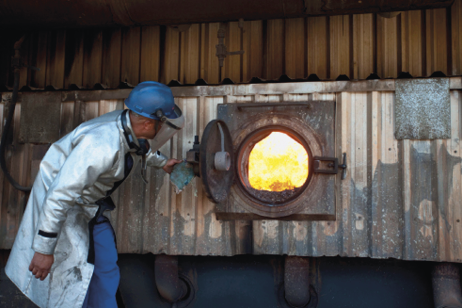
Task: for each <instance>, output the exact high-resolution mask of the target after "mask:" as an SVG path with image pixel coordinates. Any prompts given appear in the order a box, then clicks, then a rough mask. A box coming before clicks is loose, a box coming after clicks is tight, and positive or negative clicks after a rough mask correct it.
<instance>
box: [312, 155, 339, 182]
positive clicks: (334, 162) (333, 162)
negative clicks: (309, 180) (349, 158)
mask: <svg viewBox="0 0 462 308" xmlns="http://www.w3.org/2000/svg"><path fill="white" fill-rule="evenodd" d="M321 162H330V163H328V164H327V167H329V168H333V169H322V168H321ZM339 168H341V169H343V171H342V180H344V179H345V178H346V169H347V163H346V153H343V164H341V165H339V164H338V158H337V157H325V156H315V157H314V168H313V171H314V173H324V174H337V173H338V169H339Z"/></svg>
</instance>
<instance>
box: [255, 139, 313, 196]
mask: <svg viewBox="0 0 462 308" xmlns="http://www.w3.org/2000/svg"><path fill="white" fill-rule="evenodd" d="M307 177H308V153H307V152H306V150H305V148H304V147H303V146H302V145H301V144H300V143H298V142H297V141H295V140H294V139H292V138H291V137H289V136H288V135H286V134H284V133H279V132H273V133H271V134H270V135H269V136H268V137H266V138H265V139H263V140H261V141H260V142H259V143H257V144H256V145H255V147H254V148H253V150H252V152H251V153H250V156H249V182H250V185H251V186H252V187H253V188H255V189H258V190H269V191H283V190H287V189H294V188H295V187H300V186H302V185H303V184H304V183H305V181H306V179H307Z"/></svg>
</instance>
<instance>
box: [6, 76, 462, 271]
mask: <svg viewBox="0 0 462 308" xmlns="http://www.w3.org/2000/svg"><path fill="white" fill-rule="evenodd" d="M461 80H462V79H461V78H460V77H458V78H451V127H452V133H451V139H448V140H433V141H425V140H423V141H417V140H404V141H397V140H395V138H394V111H393V108H394V92H393V91H394V81H393V80H384V81H362V82H314V83H312V82H308V83H287V84H260V85H254V84H250V85H228V86H224V85H223V86H215V87H210V86H209V87H182V88H173V92H174V95H175V97H176V102H177V104H179V105H180V106H181V108H182V109H183V110H184V113H185V116H186V119H187V122H186V127H185V128H184V129H183V130H182V131H181V132H180V133H179V134H178V135H176V136H175V137H174V138H173V140H172V141H171V142H169V143H168V144H166V145H165V146H164V147H163V148H162V149H161V150H162V151H163V152H164V153H165V154H166V155H169V156H170V155H171V156H174V157H178V158H184V157H185V155H186V151H187V150H189V149H190V148H191V147H192V141H193V136H194V135H195V134H198V135H201V133H202V131H203V129H204V128H205V125H206V124H207V123H208V122H209V121H210V120H211V119H213V118H215V117H216V108H217V104H220V103H234V102H280V101H287V100H289V101H306V100H336V102H337V115H336V116H337V120H336V151H337V154H338V156H339V157H340V156H341V154H340V153H343V152H346V153H348V172H347V177H346V179H345V180H343V181H340V180H339V181H337V198H338V199H337V220H336V221H329V222H327V221H326V222H304V221H298V222H296V221H286V222H282V221H269V220H263V221H254V222H250V221H235V222H230V221H218V220H216V218H215V214H214V213H213V210H214V205H213V204H212V203H210V202H209V201H208V200H207V198H206V197H205V194H204V193H203V191H202V187H201V182H200V180H198V179H196V180H195V181H194V182H193V184H192V185H190V186H188V187H187V188H186V189H185V191H183V192H182V193H181V194H178V195H177V194H175V193H174V192H173V189H172V187H171V185H170V184H169V179H168V176H167V175H165V173H164V172H163V171H161V170H158V171H155V170H150V173H149V179H150V181H149V184H148V185H145V184H144V183H143V182H142V181H141V180H140V177H139V175H138V174H137V173H138V172H139V169H138V170H134V172H133V174H132V176H131V177H130V179H129V180H127V182H126V183H124V184H123V185H122V187H121V188H120V189H119V191H118V192H117V193H116V194H115V197H114V199H115V201H116V204H117V205H118V206H117V209H116V211H114V212H113V213H112V221H113V223H114V226H115V229H116V233H117V239H118V249H119V252H121V253H128V252H129V253H146V252H152V253H168V254H175V255H177V254H178V255H235V254H243V253H251V254H278V255H280V254H289V255H305V256H323V255H327V256H335V255H341V256H351V257H353V256H361V257H373V258H390V257H391V258H399V259H406V260H435V261H452V262H461V261H462V245H461V244H462V223H461V221H460V220H461V219H462V208H461V206H460V200H461V188H462V187H461V185H462V184H461V175H462V174H461V168H462V164H461V162H462V154H461V151H462V148H461V147H462V145H461V144H460V136H461V133H462V132H461V122H462V109H461V108H462V107H461V106H462V81H461ZM128 92H129V91H127V90H117V91H113V92H110V93H112V94H107V96H110V95H112V98H118V99H112V100H99V101H91V100H90V101H89V100H87V101H86V102H85V103H84V104H85V108H83V109H82V108H81V107H80V109H79V110H84V116H83V120H88V119H90V118H93V117H96V116H98V115H100V114H103V113H106V112H108V111H111V110H113V109H116V108H122V106H123V103H122V102H123V101H122V100H121V98H123V97H126V96H127V94H128ZM77 93H79V92H77ZM95 93H97V94H98V93H108V92H104V91H101V92H95ZM3 94H4V95H3V100H5V99H7V97H8V95H11V94H8V95H5V93H3ZM90 94H91V93H90ZM37 95H40V93H37ZM92 95H93V94H92ZM78 96H80V99H82V97H83V96H84V95H83V94H81V93H80V94H79V95H78ZM68 97H74V96H71V95H68V94H65V93H63V100H66V99H64V98H68ZM74 106H75V103H74V102H72V101H68V102H64V103H62V118H61V122H62V127H61V135H63V134H65V133H66V132H68V131H70V130H71V129H72V127H73V126H74V125H75V124H77V123H74V122H73V120H72V119H73V117H74V113H75V112H80V111H79V110H77V109H76V110H74V109H75V108H74ZM0 107H1V108H0V116H2V115H3V104H2V105H0ZM18 107H19V108H18V110H17V112H16V118H15V119H16V122H15V123H16V125H15V129H14V131H15V133H14V140H18V127H17V123H18V120H19V114H20V106H18ZM45 148H46V147H45ZM44 150H45V149H44V146H41V145H32V144H26V145H19V144H17V143H16V142H15V143H13V145H12V147H11V148H10V149H9V154H10V155H9V157H10V159H9V166H10V167H9V168H10V170H12V172H13V174H14V177H15V178H17V179H19V182H21V183H22V184H27V182H28V181H29V177H30V170H31V169H34V168H36V167H37V163H38V162H39V160H40V157H41V155H43V151H44ZM338 179H339V178H338ZM0 181H1V183H2V185H1V186H0V187H2V191H1V196H2V207H1V212H0V248H3V249H8V248H10V247H11V245H12V242H13V240H14V236H15V234H16V232H17V228H18V225H19V221H20V218H21V213H22V210H23V206H24V199H25V198H24V194H23V193H20V192H16V191H14V190H13V189H12V188H11V186H10V185H9V184H8V183H5V181H3V174H0Z"/></svg>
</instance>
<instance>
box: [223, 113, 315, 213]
mask: <svg viewBox="0 0 462 308" xmlns="http://www.w3.org/2000/svg"><path fill="white" fill-rule="evenodd" d="M272 128H274V131H281V132H284V133H288V134H289V135H290V136H291V137H292V138H294V137H295V138H294V139H295V140H297V141H299V142H300V143H301V144H302V145H303V146H304V147H305V149H306V150H307V153H308V155H309V158H308V160H309V163H308V166H309V174H308V179H307V181H306V182H305V184H304V185H303V186H302V191H301V192H299V193H298V194H297V195H296V196H294V198H290V199H289V200H287V202H283V203H280V204H277V205H275V206H271V205H270V204H267V203H266V204H265V203H263V202H261V201H260V200H258V199H257V198H255V197H253V196H251V194H250V193H249V192H248V191H247V189H246V188H245V183H242V179H241V177H242V172H240V170H239V168H243V167H244V166H241V161H240V159H242V155H243V154H244V152H245V151H246V150H248V149H245V147H246V146H248V145H249V138H250V139H252V136H256V137H257V135H258V133H259V132H261V131H267V130H271V129H272ZM232 137H233V138H232V139H233V140H234V142H233V147H234V157H235V162H236V163H235V166H236V167H235V168H234V172H235V176H236V179H237V182H238V183H237V185H233V186H232V187H231V194H232V195H233V198H234V201H235V202H237V203H238V204H239V205H240V206H242V207H243V208H244V209H246V210H247V211H249V212H251V213H255V214H257V215H260V216H264V217H269V218H280V217H285V216H289V215H293V214H296V213H298V212H300V211H301V210H302V209H303V208H305V207H306V206H309V204H310V203H311V202H312V201H314V200H316V199H317V198H318V197H319V196H317V193H316V192H318V191H319V192H320V191H323V187H321V183H320V182H319V181H317V178H318V177H319V175H318V174H314V173H313V172H312V165H313V157H314V156H321V155H322V145H321V143H320V141H319V139H320V138H319V136H318V135H317V134H316V132H315V131H314V130H313V129H312V128H311V127H309V126H308V125H307V124H306V123H305V122H303V121H302V120H300V119H298V118H294V117H291V116H289V115H287V114H281V113H274V112H273V113H271V114H266V115H265V114H261V115H259V116H258V117H256V118H255V121H251V122H249V123H248V124H247V125H245V126H243V127H242V128H241V129H238V130H236V131H234V132H233V133H232ZM240 156H241V157H240Z"/></svg>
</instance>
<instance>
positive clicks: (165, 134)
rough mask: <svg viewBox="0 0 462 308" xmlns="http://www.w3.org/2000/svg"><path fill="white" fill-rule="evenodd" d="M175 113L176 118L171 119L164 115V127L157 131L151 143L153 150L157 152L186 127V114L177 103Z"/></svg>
mask: <svg viewBox="0 0 462 308" xmlns="http://www.w3.org/2000/svg"><path fill="white" fill-rule="evenodd" d="M174 113H175V115H176V118H174V119H169V118H167V117H165V116H164V117H162V118H161V120H160V121H161V122H162V127H161V128H160V130H159V131H158V132H157V133H156V136H155V137H154V139H152V141H151V142H150V144H151V151H152V152H155V151H157V150H158V149H160V148H161V147H162V146H163V145H164V144H165V143H166V142H167V141H168V140H170V138H172V137H173V135H175V134H176V133H177V132H178V131H179V130H180V129H182V128H183V127H184V116H183V113H182V112H181V109H180V108H179V107H178V106H177V105H175V109H174Z"/></svg>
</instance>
